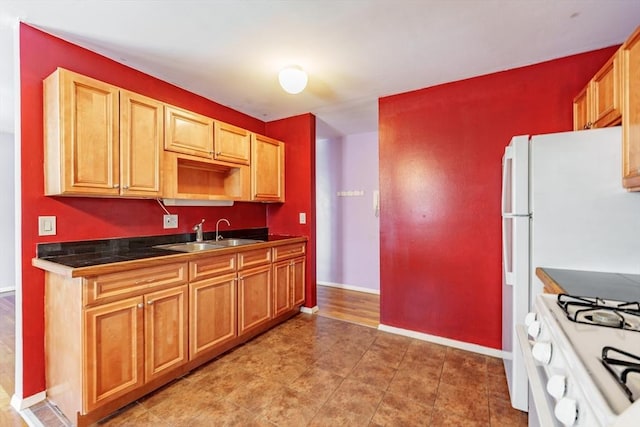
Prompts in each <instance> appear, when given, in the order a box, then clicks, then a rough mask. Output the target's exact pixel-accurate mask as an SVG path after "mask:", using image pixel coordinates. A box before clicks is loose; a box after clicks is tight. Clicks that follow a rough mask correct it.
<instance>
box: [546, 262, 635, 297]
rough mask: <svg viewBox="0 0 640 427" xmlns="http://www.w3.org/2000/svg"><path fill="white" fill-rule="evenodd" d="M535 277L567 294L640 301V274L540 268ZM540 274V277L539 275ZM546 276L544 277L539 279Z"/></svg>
mask: <svg viewBox="0 0 640 427" xmlns="http://www.w3.org/2000/svg"><path fill="white" fill-rule="evenodd" d="M538 270H540V272H537V276H538V277H539V278H540V279H541V280H542V281H543V282H545V283H547V281H548V280H551V281H552V285H555V286H558V287H559V288H561V289H562V291H564V292H565V293H567V294H571V295H575V296H584V297H600V298H603V299H611V300H616V301H629V302H631V301H634V302H635V301H640V274H624V273H607V272H597V271H582V270H564V269H558V268H545V267H541V268H539V269H538ZM540 273H542V275H541V274H540ZM544 275H546V276H547V277H548V279H547V278H546V277H541V276H544Z"/></svg>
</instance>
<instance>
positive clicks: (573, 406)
mask: <svg viewBox="0 0 640 427" xmlns="http://www.w3.org/2000/svg"><path fill="white" fill-rule="evenodd" d="M553 413H554V414H555V415H556V418H557V419H558V421H560V422H561V423H562V424H564V425H565V426H572V425H574V424H575V423H576V420H577V419H578V402H576V401H575V400H573V399H569V398H568V397H563V398H562V399H560V400H559V401H558V403H557V404H556V407H555V409H554V411H553Z"/></svg>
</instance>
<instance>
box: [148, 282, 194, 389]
mask: <svg viewBox="0 0 640 427" xmlns="http://www.w3.org/2000/svg"><path fill="white" fill-rule="evenodd" d="M144 304H145V319H144V326H145V336H144V337H145V381H147V382H148V381H151V380H152V379H154V378H156V377H158V376H160V375H162V374H164V373H166V372H167V371H170V370H171V369H173V368H175V367H177V366H180V365H182V364H183V363H186V361H187V285H183V286H179V287H176V288H170V289H165V290H163V291H158V292H153V293H150V294H147V295H145V297H144Z"/></svg>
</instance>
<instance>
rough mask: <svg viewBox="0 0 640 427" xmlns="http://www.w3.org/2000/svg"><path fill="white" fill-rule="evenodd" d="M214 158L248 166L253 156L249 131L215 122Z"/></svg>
mask: <svg viewBox="0 0 640 427" xmlns="http://www.w3.org/2000/svg"><path fill="white" fill-rule="evenodd" d="M213 145H214V158H215V159H216V160H220V161H225V162H231V163H239V164H241V165H248V164H249V160H250V157H249V156H250V155H251V134H250V133H249V131H248V130H246V129H242V128H239V127H237V126H233V125H230V124H228V123H224V122H219V121H216V122H215V139H214V144H213Z"/></svg>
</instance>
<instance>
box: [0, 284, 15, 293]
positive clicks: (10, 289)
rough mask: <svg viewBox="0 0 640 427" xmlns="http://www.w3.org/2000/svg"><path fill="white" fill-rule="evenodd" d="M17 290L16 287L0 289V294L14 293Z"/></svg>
mask: <svg viewBox="0 0 640 427" xmlns="http://www.w3.org/2000/svg"><path fill="white" fill-rule="evenodd" d="M15 290H16V288H15V286H5V287H0V294H1V293H3V292H14V291H15Z"/></svg>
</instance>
